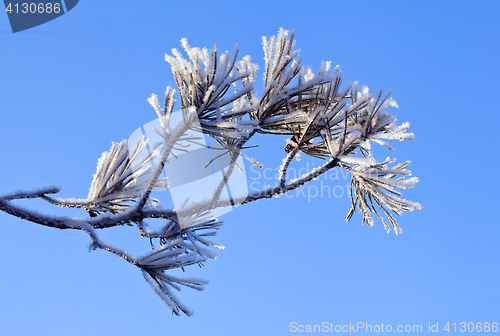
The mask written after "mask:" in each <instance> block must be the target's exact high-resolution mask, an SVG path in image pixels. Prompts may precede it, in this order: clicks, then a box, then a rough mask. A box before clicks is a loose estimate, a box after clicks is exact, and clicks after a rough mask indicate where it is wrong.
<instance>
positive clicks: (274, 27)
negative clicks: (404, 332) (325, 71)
mask: <svg viewBox="0 0 500 336" xmlns="http://www.w3.org/2000/svg"><path fill="white" fill-rule="evenodd" d="M117 3H118V2H113V3H112V2H103V1H88V0H87V1H85V0H82V1H80V3H79V4H78V5H77V6H76V7H75V8H74V9H73V10H72V11H71V12H69V13H68V14H66V15H63V16H62V17H60V18H58V19H56V20H54V21H51V22H49V23H46V24H44V25H42V26H39V27H35V28H33V29H30V30H27V31H25V32H21V33H17V34H12V33H11V32H10V26H9V23H8V19H7V14H0V41H1V42H0V78H1V79H0V111H1V113H0V125H2V132H0V143H1V146H0V156H1V157H2V165H1V166H0V172H1V176H2V183H1V184H0V194H6V193H9V192H12V191H14V190H17V189H28V190H29V189H34V188H39V187H45V186H50V185H57V186H60V187H61V188H62V191H61V193H60V197H67V198H69V197H75V198H85V197H86V196H87V193H88V189H89V186H90V182H91V178H92V174H94V173H95V165H96V162H97V159H98V158H99V157H100V155H101V153H102V152H103V151H106V150H108V149H109V147H110V145H111V142H113V141H115V142H118V141H121V140H122V139H125V138H128V137H129V135H130V134H131V133H132V132H133V131H134V130H136V129H137V128H138V127H140V126H142V125H144V124H145V123H147V122H149V121H151V120H153V119H154V117H155V114H154V111H153V110H152V109H151V107H150V106H149V104H148V102H147V101H146V99H147V98H148V97H149V96H150V95H151V93H157V94H159V95H162V94H163V91H164V89H165V87H166V86H167V85H171V86H174V85H175V82H174V80H173V77H172V76H171V73H170V69H169V66H168V64H167V63H166V62H165V61H164V54H165V53H170V50H171V48H180V43H179V40H180V39H181V38H183V37H187V38H188V39H189V42H190V44H191V45H192V46H200V47H204V46H206V47H211V46H213V44H215V43H217V44H219V46H220V49H221V50H233V49H234V46H235V44H236V43H240V44H241V50H240V52H241V54H240V55H241V56H243V55H246V54H249V55H251V56H252V59H253V60H254V62H257V63H258V64H259V66H260V68H261V69H262V68H263V53H262V50H261V37H262V36H264V35H265V36H271V35H275V34H276V33H277V31H278V29H279V28H280V27H284V28H285V29H295V30H296V31H297V33H296V40H297V48H299V49H301V56H302V59H303V62H304V63H305V64H306V65H310V66H311V67H312V68H313V69H316V68H317V67H319V65H320V62H321V61H322V60H329V61H332V63H333V64H334V65H336V64H339V65H341V66H342V68H343V71H344V83H348V82H351V81H359V83H360V84H361V85H368V86H369V87H370V88H371V89H372V90H376V89H378V88H379V87H381V86H384V87H385V88H387V89H389V88H392V89H394V93H393V95H392V96H393V98H394V99H396V100H397V102H398V104H399V109H397V110H394V111H393V113H394V114H395V115H396V116H397V117H398V120H399V121H400V122H403V121H409V122H410V123H411V128H410V131H412V132H414V133H415V134H416V139H415V140H413V141H405V142H401V143H400V142H397V143H394V145H395V147H396V152H395V153H393V152H388V151H386V150H382V149H377V150H376V155H377V158H378V159H379V160H383V159H385V157H386V156H391V157H396V158H398V161H404V160H411V161H412V165H411V170H412V172H413V173H414V175H415V176H418V177H419V179H420V182H419V183H418V185H417V188H416V189H413V190H407V191H405V192H404V197H405V198H407V199H410V200H413V201H418V202H420V203H421V204H422V205H423V209H422V210H421V211H415V212H412V213H405V214H404V215H403V216H401V217H400V218H398V223H399V224H400V225H401V227H402V229H403V231H404V233H403V234H402V235H399V236H397V235H395V234H394V233H392V232H391V233H390V234H387V233H386V232H385V230H384V229H383V226H382V224H381V223H380V222H376V224H375V226H374V227H372V228H369V227H367V226H362V225H361V217H360V216H359V215H355V216H354V218H353V219H352V220H351V221H350V222H349V223H346V222H345V221H344V218H345V215H346V214H347V212H348V210H349V206H350V204H349V203H350V200H349V198H348V196H346V195H343V196H342V197H315V198H312V199H309V200H308V199H307V197H302V196H300V195H296V196H294V197H290V198H286V197H280V198H274V199H271V200H262V201H259V202H255V203H253V204H248V205H245V206H241V207H238V208H237V209H235V210H234V211H232V212H230V213H228V214H226V215H224V216H223V217H222V218H221V219H222V220H223V221H224V223H225V224H224V226H223V229H222V230H221V232H220V234H219V235H218V236H217V237H216V241H217V242H219V243H221V244H223V245H225V246H226V249H225V250H223V251H221V252H219V257H218V259H217V260H215V261H209V262H208V263H207V265H206V266H205V267H204V268H202V269H194V268H193V269H192V270H189V271H188V275H189V276H191V275H192V276H197V277H202V278H206V279H208V280H209V281H210V283H209V285H208V286H207V288H206V289H205V291H204V292H201V293H200V292H197V291H193V290H190V289H185V290H183V291H182V292H181V293H179V295H178V297H179V298H180V299H181V300H182V301H183V302H184V303H185V304H186V305H188V306H189V307H190V308H191V309H192V310H194V311H195V314H194V316H193V317H190V318H188V317H175V316H171V313H170V310H169V309H168V307H167V306H166V305H165V304H163V303H162V302H161V300H160V299H159V298H158V297H157V296H156V295H155V293H154V292H153V291H152V290H151V289H150V288H149V286H148V285H147V283H146V282H145V281H144V279H143V278H142V275H141V274H140V272H139V271H138V270H137V269H136V268H135V267H133V266H131V265H129V264H127V263H126V262H124V261H123V260H120V259H119V258H117V257H116V256H113V255H111V254H109V253H106V252H104V251H96V252H92V253H89V252H88V244H89V241H90V240H89V238H88V236H87V235H86V234H84V233H82V232H68V231H58V230H56V229H51V228H46V227H42V226H39V225H35V224H33V223H30V222H26V221H22V220H20V219H18V218H15V217H12V216H10V215H7V214H5V213H0V256H1V260H2V264H3V265H2V266H3V267H2V276H1V277H0V334H2V335H89V334H96V335H137V334H139V333H140V332H142V333H144V332H147V333H148V334H150V335H197V334H201V333H202V334H203V335H288V334H293V333H292V332H291V329H290V323H292V322H296V323H297V325H314V324H321V323H323V322H328V323H333V325H348V324H349V323H352V324H355V323H357V322H363V323H368V324H371V325H381V324H382V323H383V324H384V325H388V324H390V325H392V326H393V327H394V328H395V327H396V326H397V325H403V326H404V325H422V326H423V330H424V332H423V333H422V334H426V333H427V331H428V325H429V323H431V324H432V325H435V324H436V323H439V329H440V332H439V334H448V333H447V332H445V331H443V330H442V328H443V327H444V325H445V324H446V323H447V322H450V323H453V322H457V326H459V323H460V322H474V323H477V322H481V323H484V322H490V323H492V322H500V314H499V313H500V307H499V302H500V289H499V285H498V284H499V280H500V273H499V271H498V270H499V269H500V261H499V260H500V258H499V256H500V247H499V244H498V238H499V235H500V228H499V226H498V222H499V221H498V215H496V212H495V211H496V209H497V207H498V205H497V202H498V200H499V198H498V193H497V190H498V179H497V177H496V175H497V172H496V168H495V167H496V166H497V164H498V159H496V157H497V154H496V151H497V149H498V145H499V141H498V137H497V136H496V134H497V128H498V124H499V123H500V117H499V113H498V107H497V104H496V99H497V97H498V92H500V80H499V78H500V66H499V62H498V60H499V59H500V47H499V45H500V24H499V21H498V13H499V11H500V4H499V3H498V2H496V1H475V2H468V1H454V2H450V1H418V2H416V1H415V2H410V1H395V0H394V1H385V0H384V1H378V2H375V1H309V2H308V3H307V4H306V3H304V2H290V1H273V2H271V1H253V2H243V1H210V2H208V1H207V2H200V1H182V2H171V1H163V2H161V3H160V2H153V1H142V2H137V1H120V4H119V5H117ZM261 76H262V71H260V72H259V78H262V77H261ZM259 82H260V80H259ZM261 139H262V138H257V139H256V140H255V142H254V143H250V144H256V143H261V144H262V145H263V146H262V147H261V148H258V149H251V150H248V152H247V153H246V154H248V155H250V156H251V157H254V158H255V159H257V160H258V161H259V162H261V163H263V164H264V165H265V166H266V167H273V168H274V167H276V166H277V165H279V164H280V163H281V159H282V155H284V152H283V146H284V140H283V139H270V140H269V139H267V138H266V139H264V140H261ZM273 140H275V141H273ZM311 162H312V161H311ZM247 168H248V166H247ZM247 173H248V176H247V177H248V178H250V179H252V178H256V177H255V176H256V175H252V174H256V173H255V172H253V171H252V170H248V172H247ZM347 182H348V179H347V180H346V179H344V178H343V177H342V175H340V177H339V178H338V179H337V180H335V179H334V177H332V178H331V179H330V180H328V181H326V180H321V179H319V180H317V181H314V182H313V183H312V184H311V185H310V186H311V188H313V187H317V188H321V186H322V184H321V183H329V184H330V185H331V186H332V187H333V186H335V185H341V186H342V185H345V184H346V183H347ZM310 190H312V189H310ZM23 204H24V205H25V206H28V207H33V208H36V209H38V210H39V211H41V212H46V213H53V214H61V213H64V214H67V215H71V216H84V215H85V213H84V212H79V211H74V212H71V211H69V212H68V210H66V211H64V209H54V208H53V207H51V206H49V205H46V204H44V203H42V202H39V201H27V202H24V203H23ZM117 231H118V232H117V235H118V236H116V235H115V234H114V233H113V232H111V231H110V232H106V233H103V237H104V238H105V239H108V238H109V239H110V240H111V241H113V239H117V244H118V242H119V241H120V239H122V240H123V241H124V242H125V243H126V244H129V245H130V246H131V247H130V249H132V250H134V249H137V250H138V251H144V252H146V251H147V246H148V245H147V242H145V241H141V240H140V239H139V237H138V235H137V234H136V232H135V231H134V232H132V229H127V228H124V229H118V230H117ZM131 232H132V234H133V236H130V233H131ZM131 237H133V238H134V239H132V238H131ZM134 244H136V245H134ZM189 272H190V273H189ZM434 334H435V333H434Z"/></svg>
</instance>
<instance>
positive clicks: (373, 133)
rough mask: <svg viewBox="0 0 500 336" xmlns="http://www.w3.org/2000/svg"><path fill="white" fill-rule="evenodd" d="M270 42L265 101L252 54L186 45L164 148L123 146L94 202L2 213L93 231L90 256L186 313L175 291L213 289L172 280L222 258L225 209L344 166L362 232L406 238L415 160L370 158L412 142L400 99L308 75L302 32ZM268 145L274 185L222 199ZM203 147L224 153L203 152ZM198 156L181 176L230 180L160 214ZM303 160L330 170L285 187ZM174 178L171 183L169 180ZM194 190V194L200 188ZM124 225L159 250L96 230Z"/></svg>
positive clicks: (9, 208) (148, 142)
mask: <svg viewBox="0 0 500 336" xmlns="http://www.w3.org/2000/svg"><path fill="white" fill-rule="evenodd" d="M262 41H263V49H264V62H265V63H264V67H263V69H264V71H263V92H262V93H261V94H258V93H257V92H256V89H255V77H256V73H257V69H258V66H257V65H256V64H254V63H252V61H251V58H250V56H248V55H247V56H244V57H243V58H242V59H241V60H238V54H239V46H237V47H236V50H235V51H234V52H233V53H229V52H225V53H220V52H219V50H218V47H217V46H214V47H213V48H212V49H206V48H201V49H200V48H193V47H191V46H190V45H189V43H188V41H187V40H186V39H182V40H181V45H182V47H183V49H184V54H183V53H182V52H181V51H179V50H177V49H172V55H166V56H165V60H166V61H167V62H168V63H169V64H170V66H171V70H172V73H173V76H174V79H175V83H176V85H177V89H176V90H174V89H172V88H170V87H167V89H166V91H165V95H164V99H163V101H162V104H161V103H160V101H159V99H158V96H157V95H155V94H152V95H151V96H150V97H149V98H148V102H149V103H150V104H151V106H152V107H153V109H154V111H155V113H156V116H157V118H158V124H157V125H159V126H154V127H153V129H152V130H150V131H153V133H154V134H156V135H158V136H159V137H160V140H159V141H155V140H154V139H153V137H151V136H148V137H149V138H146V137H144V136H142V137H139V138H138V139H137V140H136V141H135V142H133V143H132V142H131V141H128V140H123V141H121V142H119V143H113V144H112V146H111V148H110V150H109V151H107V152H104V153H103V154H102V156H101V158H100V159H99V160H98V162H97V168H96V173H95V175H94V177H93V180H92V182H91V184H90V190H89V193H88V196H87V198H85V199H82V198H79V199H75V198H70V199H62V198H57V197H55V196H54V194H56V193H58V192H59V189H58V188H55V187H51V188H45V189H39V190H34V191H19V192H15V193H12V194H8V195H5V196H3V197H0V210H2V211H4V212H6V213H9V214H11V215H13V216H16V217H19V218H21V219H25V220H28V221H31V222H33V223H37V224H40V225H44V226H48V227H53V228H58V229H74V230H80V231H83V232H86V233H87V234H88V235H89V237H90V239H91V244H90V248H91V249H102V250H105V251H108V252H110V253H113V254H114V255H116V256H119V257H120V258H122V259H124V260H126V261H127V262H129V263H130V264H132V265H134V266H136V267H138V268H139V269H140V270H141V272H142V274H143V276H144V278H145V280H146V281H147V282H148V284H149V285H150V286H151V287H152V288H153V290H154V291H155V292H156V293H157V294H158V296H159V297H160V298H161V299H162V300H163V301H164V302H165V303H166V304H167V306H168V307H169V308H170V309H171V310H172V312H173V313H174V314H177V315H178V314H180V313H181V312H182V313H185V314H186V315H190V314H191V312H190V310H189V309H188V308H187V307H186V306H184V305H183V304H182V303H181V302H180V301H179V300H178V299H177V298H176V296H175V295H174V290H176V291H179V290H180V289H181V285H182V286H185V287H189V288H193V289H196V290H203V289H204V288H205V286H206V284H207V282H206V281H205V280H200V279H191V278H180V277H177V276H173V275H172V274H170V273H171V272H170V271H171V270H173V269H178V268H180V269H182V270H185V268H187V267H188V266H191V265H200V266H201V265H203V263H204V262H205V261H207V260H209V259H215V258H216V254H215V252H214V251H213V248H215V249H222V248H223V246H221V245H218V244H217V243H215V242H213V241H212V239H211V238H212V237H213V236H215V234H216V233H217V231H218V230H219V229H220V227H221V225H222V222H220V221H219V220H218V219H217V218H215V217H214V215H213V213H215V212H216V211H218V210H220V208H228V207H230V206H233V205H236V204H246V203H250V202H254V201H257V200H262V199H266V198H271V197H274V196H280V195H283V194H285V193H287V192H290V191H292V190H295V189H297V188H300V187H302V186H303V185H304V184H306V183H308V182H310V181H311V180H313V179H315V178H317V177H318V176H320V175H322V174H324V173H326V172H328V171H329V170H330V169H333V168H335V167H339V168H342V169H345V170H346V171H348V172H350V173H351V175H352V180H351V201H352V206H351V209H350V211H349V213H348V216H347V218H346V219H347V220H350V219H351V218H352V217H353V215H354V213H355V212H356V211H357V210H359V212H360V213H361V214H362V216H363V220H362V222H363V223H364V224H365V223H366V224H367V225H368V226H372V225H373V224H374V220H373V218H372V214H375V215H376V216H377V217H378V218H379V219H380V221H381V222H382V223H383V225H384V227H385V229H386V230H387V231H389V230H391V228H392V229H393V230H394V231H395V232H396V233H400V232H401V229H400V227H399V226H398V224H397V223H396V221H395V219H394V217H393V214H396V215H400V214H401V213H402V212H403V211H412V210H413V209H420V208H421V206H420V205H419V204H418V203H416V202H411V201H408V200H405V199H403V198H402V194H401V192H400V191H399V190H398V189H406V188H413V187H414V186H415V184H416V182H417V181H418V179H417V178H415V177H410V175H411V173H410V171H409V170H408V166H409V162H404V163H400V164H395V165H394V166H392V167H389V165H390V164H393V163H394V162H395V160H394V159H386V160H385V161H382V162H378V161H377V160H376V159H375V158H374V157H373V155H372V152H371V144H372V143H376V144H379V145H382V146H384V147H386V148H388V149H390V150H393V147H392V146H391V145H390V144H389V143H388V142H387V141H388V140H393V139H396V140H409V139H413V137H414V136H413V134H412V133H406V131H407V129H408V128H409V123H403V124H401V125H399V126H398V125H397V124H396V118H395V117H394V116H392V115H391V114H390V113H389V112H388V109H390V108H394V107H397V104H396V102H395V101H394V100H393V99H392V98H391V97H390V95H391V91H389V92H386V93H384V92H383V90H379V91H377V92H376V93H375V94H372V93H370V91H369V90H368V88H367V87H365V86H362V87H359V85H358V83H357V82H353V83H349V84H347V85H345V86H343V85H342V70H341V68H340V66H336V67H333V68H332V67H331V63H330V62H322V64H321V66H320V67H319V69H318V71H317V72H316V73H314V72H313V71H312V70H311V69H310V68H306V67H304V66H303V64H302V60H301V59H300V57H299V53H300V51H299V50H297V49H295V48H294V47H295V41H294V32H293V31H287V30H284V29H280V30H279V32H278V35H277V36H273V37H271V38H267V37H264V38H263V40H262ZM176 93H177V94H178V99H179V101H180V105H181V106H180V107H181V111H180V115H182V119H181V120H180V121H178V120H177V119H176V118H175V117H174V107H175V103H176V99H175V96H176ZM173 120H176V121H175V122H174V121H173ZM262 136H267V137H270V136H274V137H275V138H279V137H277V136H287V137H288V139H287V140H286V146H285V148H284V152H285V153H284V154H283V159H282V161H281V162H282V164H281V166H280V167H279V176H278V178H277V180H276V183H275V184H274V185H272V186H268V187H265V188H263V189H262V190H258V191H254V192H251V193H248V192H246V193H245V194H243V195H240V194H233V193H232V190H231V195H229V192H227V193H224V191H225V188H226V187H229V186H230V181H231V179H232V178H233V177H234V176H237V175H236V174H241V172H244V167H243V166H241V162H242V160H241V158H243V159H245V160H247V161H249V162H250V163H251V164H254V165H256V166H258V167H260V168H262V165H261V164H260V163H258V162H257V160H255V159H254V158H252V157H250V156H249V155H247V153H249V152H251V151H248V149H250V148H253V147H258V139H259V137H262ZM205 137H207V138H210V139H211V140H212V142H214V143H213V144H207V143H205V141H204V139H205ZM252 142H255V143H256V144H252ZM247 144H250V145H247ZM199 149H202V150H207V151H208V150H210V153H211V155H212V156H211V158H209V159H206V161H208V162H206V161H205V162H203V163H202V164H200V163H199V162H197V163H196V165H199V166H201V167H191V166H186V167H182V171H183V172H185V174H189V172H190V171H191V170H192V169H194V168H200V169H207V170H206V171H208V169H210V168H209V167H210V166H211V165H213V166H215V165H218V166H222V165H223V168H220V169H219V171H222V174H218V175H217V174H213V175H211V177H215V176H218V178H219V180H217V181H216V182H215V184H214V188H213V190H210V197H209V198H207V199H198V200H194V201H193V200H190V199H189V197H187V199H185V200H184V201H183V202H181V203H178V204H176V205H174V207H173V208H171V209H168V208H164V207H162V205H161V204H160V200H158V199H155V198H153V197H152V193H153V191H154V190H155V188H169V189H170V190H171V192H172V190H173V189H174V188H175V186H177V185H178V184H179V181H176V180H175V174H173V173H169V170H168V168H169V167H172V166H174V165H175V163H177V162H179V161H180V158H181V155H184V154H187V155H194V154H192V153H196V152H197V151H198V150H199ZM302 154H305V155H308V156H310V157H312V158H313V159H314V160H323V164H322V165H320V166H319V167H317V168H315V169H313V170H312V171H310V172H308V173H306V174H304V175H303V176H300V177H298V178H296V179H293V180H289V179H287V172H288V171H289V169H290V167H292V165H293V164H294V162H293V159H294V158H297V159H299V157H300V156H301V155H302ZM207 157H208V154H207ZM206 171H204V172H206ZM164 173H165V174H166V178H162V176H163V174H164ZM167 182H168V183H167ZM183 183H184V182H183ZM185 183H188V182H185ZM170 184H172V185H174V187H172V186H170ZM191 191H192V193H193V194H196V193H198V191H199V190H191ZM190 196H191V195H190ZM183 197H185V195H184V196H183ZM33 198H39V199H43V200H45V201H47V202H49V203H50V204H53V205H56V206H59V207H67V208H81V209H85V210H86V211H87V212H88V215H89V217H85V218H70V217H61V216H50V215H44V214H41V213H38V212H37V211H34V210H30V209H26V208H24V207H22V206H21V205H19V204H18V203H20V202H29V199H33ZM384 218H387V219H388V221H389V224H388V223H387V222H386V219H384ZM151 219H155V220H158V219H159V220H162V225H160V226H159V227H152V226H151V225H150V223H149V221H150V220H151ZM157 222H158V221H157ZM124 225H127V226H132V227H134V228H136V229H137V231H138V235H139V236H140V237H141V238H146V239H145V240H148V241H149V242H148V249H151V250H149V251H148V252H147V253H146V254H145V255H143V256H133V255H131V254H129V253H128V252H126V251H125V250H123V249H121V248H119V247H115V246H112V245H110V244H108V243H106V242H104V241H103V240H102V239H100V237H99V235H98V232H99V231H98V230H103V229H107V230H109V229H111V228H113V227H116V226H124ZM149 245H150V247H149Z"/></svg>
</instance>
